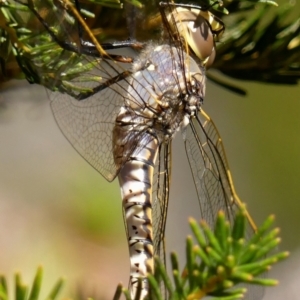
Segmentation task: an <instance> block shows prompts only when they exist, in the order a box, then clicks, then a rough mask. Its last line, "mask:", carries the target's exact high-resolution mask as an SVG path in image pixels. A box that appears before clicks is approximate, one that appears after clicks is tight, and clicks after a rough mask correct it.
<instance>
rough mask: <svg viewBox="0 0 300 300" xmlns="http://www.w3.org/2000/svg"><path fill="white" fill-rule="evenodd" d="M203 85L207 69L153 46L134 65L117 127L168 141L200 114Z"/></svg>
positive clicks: (183, 55) (168, 49) (182, 55)
mask: <svg viewBox="0 0 300 300" xmlns="http://www.w3.org/2000/svg"><path fill="white" fill-rule="evenodd" d="M204 81H205V75H204V68H200V67H199V66H198V65H197V63H196V62H195V61H194V60H193V59H192V58H191V57H189V56H188V55H187V54H186V53H184V52H183V51H179V50H178V49H176V48H174V47H171V46H169V45H162V46H153V45H151V46H149V47H148V48H147V49H145V51H144V52H143V53H142V54H141V55H140V56H139V57H138V58H137V60H136V61H135V63H134V65H133V70H132V76H131V77H130V81H129V84H128V89H127V96H126V101H125V105H124V106H123V107H122V108H121V110H120V113H119V115H118V117H117V123H119V124H122V126H123V129H125V128H127V129H128V130H129V131H130V130H134V131H140V132H145V131H147V132H150V133H151V134H153V135H154V136H156V137H157V138H158V140H159V141H161V142H162V141H167V140H169V139H170V138H173V137H174V135H175V133H176V132H177V131H179V130H180V128H182V127H185V126H186V125H187V124H188V123H189V120H190V118H191V117H192V116H194V115H195V114H196V113H197V112H198V111H199V110H200V106H201V104H202V99H203V98H204V94H205V84H204Z"/></svg>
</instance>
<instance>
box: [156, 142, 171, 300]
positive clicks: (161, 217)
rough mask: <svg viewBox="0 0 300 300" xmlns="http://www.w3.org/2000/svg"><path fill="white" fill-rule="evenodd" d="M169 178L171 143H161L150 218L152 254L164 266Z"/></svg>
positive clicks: (162, 289)
mask: <svg viewBox="0 0 300 300" xmlns="http://www.w3.org/2000/svg"><path fill="white" fill-rule="evenodd" d="M170 176H171V142H169V143H162V144H161V145H160V147H159V156H158V159H157V162H156V164H155V170H154V180H153V191H152V218H153V247H154V254H155V255H156V256H158V257H159V258H160V261H161V262H162V263H164V264H165V262H166V256H165V229H166V221H167V211H168V204H169V188H170V180H171V178H170ZM160 289H161V292H162V294H165V299H167V297H166V296H167V295H166V292H167V291H166V289H165V287H164V286H163V284H162V283H161V286H160Z"/></svg>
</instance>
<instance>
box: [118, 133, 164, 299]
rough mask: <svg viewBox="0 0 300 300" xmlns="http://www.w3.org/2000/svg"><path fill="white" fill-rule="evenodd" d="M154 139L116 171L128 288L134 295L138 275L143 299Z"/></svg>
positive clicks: (149, 265) (149, 259) (149, 267)
mask: <svg viewBox="0 0 300 300" xmlns="http://www.w3.org/2000/svg"><path fill="white" fill-rule="evenodd" d="M157 149H158V141H157V139H155V138H152V139H150V141H149V143H148V144H147V145H143V149H140V150H139V151H135V152H134V153H133V154H132V155H131V157H130V159H129V160H128V161H127V162H126V163H125V164H124V166H123V167H122V169H121V170H120V173H119V176H118V177H119V183H120V187H121V195H122V199H123V209H124V218H125V222H126V229H127V239H128V247H129V254H130V290H131V296H132V297H133V298H134V296H135V294H136V289H137V286H138V279H139V278H141V279H142V294H141V299H143V298H144V297H145V296H146V295H147V293H148V282H147V280H146V279H145V278H146V276H147V274H148V273H153V270H154V262H153V255H154V249H153V229H152V185H153V173H154V165H155V160H156V157H157Z"/></svg>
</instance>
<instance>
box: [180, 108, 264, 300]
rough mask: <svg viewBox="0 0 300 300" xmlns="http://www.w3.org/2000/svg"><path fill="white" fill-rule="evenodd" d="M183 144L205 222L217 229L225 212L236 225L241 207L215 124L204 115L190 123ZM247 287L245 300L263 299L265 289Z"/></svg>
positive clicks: (249, 228) (250, 222)
mask: <svg viewBox="0 0 300 300" xmlns="http://www.w3.org/2000/svg"><path fill="white" fill-rule="evenodd" d="M184 142H185V148H186V153H187V157H188V160H189V164H190V168H191V171H192V175H193V179H194V183H195V187H196V190H197V194H198V199H199V203H200V209H201V216H202V218H203V219H204V220H205V221H206V222H207V223H208V224H209V226H210V227H211V228H214V223H215V220H216V217H217V213H218V211H220V210H222V211H224V212H225V213H226V216H227V218H228V220H229V221H230V223H231V224H233V219H234V216H235V212H236V210H237V209H238V208H239V207H240V206H241V204H242V203H241V201H240V199H239V198H238V196H237V194H236V192H235V190H234V186H233V183H232V179H231V174H230V171H229V166H228V163H227V159H226V156H225V152H224V148H223V143H222V140H221V137H220V135H219V133H218V130H217V128H216V126H215V125H214V123H213V121H212V120H211V119H210V118H209V116H207V115H206V114H205V113H204V112H203V111H201V112H200V113H199V114H198V116H196V118H194V119H192V120H191V123H190V125H189V126H188V127H187V129H186V131H185V132H184ZM247 218H248V224H247V225H248V226H247V235H248V236H249V237H250V236H251V235H252V234H253V232H254V231H255V230H256V226H255V224H254V222H253V220H252V219H251V217H250V215H249V214H248V213H247ZM246 287H247V289H248V293H247V295H246V299H248V300H258V299H261V298H262V297H263V294H264V288H263V287H260V286H253V285H246Z"/></svg>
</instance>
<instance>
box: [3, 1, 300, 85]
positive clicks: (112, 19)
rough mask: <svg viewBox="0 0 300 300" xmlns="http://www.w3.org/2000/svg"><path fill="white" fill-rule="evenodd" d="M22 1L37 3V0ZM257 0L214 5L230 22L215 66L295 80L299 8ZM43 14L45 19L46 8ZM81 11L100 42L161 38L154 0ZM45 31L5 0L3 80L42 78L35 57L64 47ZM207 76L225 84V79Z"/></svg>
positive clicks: (87, 5) (299, 58)
mask: <svg viewBox="0 0 300 300" xmlns="http://www.w3.org/2000/svg"><path fill="white" fill-rule="evenodd" d="M18 2H21V3H25V4H26V3H28V4H34V1H32V0H31V1H30V0H28V1H24V0H23V1H18ZM45 2H46V3H47V5H48V6H49V7H55V5H57V4H55V5H54V4H53V3H54V2H53V0H48V1H45ZM45 2H43V4H44V3H45ZM63 2H66V3H67V2H68V1H66V0H65V1H63ZM258 2H264V3H267V2H266V1H256V0H255V1H233V2H225V3H224V7H220V5H219V6H217V7H216V8H215V7H213V9H212V11H214V12H215V14H216V15H218V16H219V17H221V18H223V20H224V22H225V26H226V31H225V35H224V37H223V38H222V39H221V41H220V42H218V44H217V49H218V50H217V57H216V61H215V63H214V65H213V68H215V69H217V70H220V71H221V72H223V73H225V74H226V75H229V76H231V77H236V78H239V79H245V80H256V81H263V82H270V83H284V84H296V83H297V80H298V79H299V77H300V51H299V50H300V32H299V31H300V26H299V18H294V17H291V12H292V11H293V8H294V6H293V5H292V4H285V5H283V6H282V7H279V8H274V7H271V6H270V5H266V4H261V3H259V4H257V3H258ZM132 4H135V5H136V6H133V5H132ZM142 4H143V5H142ZM199 4H200V5H202V6H204V7H208V6H209V5H210V2H209V1H206V2H203V1H201V2H199ZM271 4H274V2H271ZM214 8H215V9H214ZM220 10H221V11H222V13H224V12H225V13H226V11H227V10H228V11H229V12H230V15H229V16H227V17H224V14H222V13H220ZM26 11H27V12H26ZM44 13H45V15H43V18H45V19H46V18H47V11H46V10H45V12H44ZM81 13H82V15H83V16H84V18H85V21H86V22H87V25H88V26H89V28H90V29H91V31H92V33H93V34H94V35H95V36H96V37H97V39H98V40H99V41H100V42H103V41H107V40H110V41H116V40H126V39H127V38H128V37H130V36H136V38H137V39H138V40H140V41H147V40H149V39H159V38H160V37H161V21H160V17H159V15H158V9H157V3H156V2H155V1H147V2H144V3H140V2H137V1H136V0H131V1H130V2H129V4H128V3H125V4H124V7H123V8H122V5H121V4H120V3H118V2H117V1H103V0H102V1H95V0H94V1H92V0H86V1H84V2H83V3H82V10H81ZM130 16H133V18H132V17H130ZM133 20H134V21H133ZM125 24H129V25H128V26H126V25H125ZM50 25H51V24H50ZM128 27H129V28H128ZM44 33H45V30H44V28H42V26H41V24H40V23H39V22H38V21H37V20H36V17H35V16H34V15H33V14H30V13H29V11H28V7H26V6H24V5H20V4H18V3H17V1H12V0H4V1H2V2H0V38H1V46H0V64H1V73H0V80H5V79H10V78H18V77H20V76H21V74H20V68H19V66H21V69H22V71H23V72H25V76H26V77H28V76H29V79H30V80H31V81H33V82H39V81H38V76H35V72H36V70H30V64H28V60H30V56H31V55H32V57H35V58H36V57H37V55H41V53H47V55H46V56H45V57H41V58H42V59H43V60H45V59H47V60H49V59H51V57H52V56H51V55H48V54H49V53H50V50H51V51H52V55H55V51H61V49H59V46H58V45H55V43H54V42H53V41H52V40H51V38H50V39H49V35H48V36H47V35H46V34H44ZM33 39H34V40H35V41H36V43H35V48H36V49H35V50H36V51H35V52H33V51H32V49H30V48H32V40H33ZM30 43H31V44H30ZM13 45H14V47H13ZM29 45H31V47H29ZM47 50H48V52H47ZM24 57H26V59H27V62H26V60H24V59H23V58H24ZM16 61H17V62H16ZM69 63H70V65H71V63H72V62H69ZM26 71H27V73H26ZM28 72H29V73H28ZM208 75H209V78H211V79H213V80H217V82H218V83H220V84H221V85H222V84H223V83H222V82H221V81H220V79H218V78H214V77H213V76H212V75H211V74H208ZM49 80H51V78H49Z"/></svg>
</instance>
